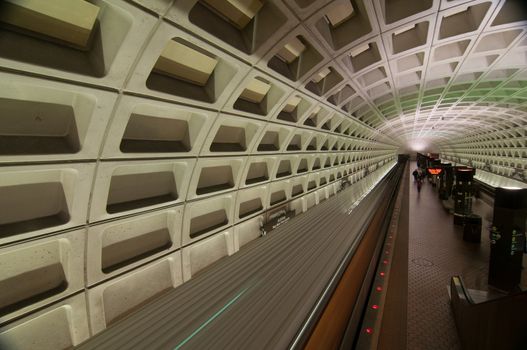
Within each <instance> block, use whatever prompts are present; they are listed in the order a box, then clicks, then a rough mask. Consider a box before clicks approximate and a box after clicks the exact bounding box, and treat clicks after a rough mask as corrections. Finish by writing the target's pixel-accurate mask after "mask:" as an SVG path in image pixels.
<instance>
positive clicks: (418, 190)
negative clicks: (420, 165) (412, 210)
mask: <svg viewBox="0 0 527 350" xmlns="http://www.w3.org/2000/svg"><path fill="white" fill-rule="evenodd" d="M421 186H423V180H421V178H418V179H417V193H421Z"/></svg>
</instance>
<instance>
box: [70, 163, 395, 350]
mask: <svg viewBox="0 0 527 350" xmlns="http://www.w3.org/2000/svg"><path fill="white" fill-rule="evenodd" d="M401 167H404V166H396V167H394V168H393V169H392V170H391V171H390V172H389V173H388V174H387V175H386V176H385V177H384V179H383V180H381V181H380V182H379V184H378V185H377V186H376V187H375V188H374V189H373V190H372V191H371V192H370V193H369V194H368V195H367V196H366V197H365V198H363V199H362V200H361V201H360V203H359V204H358V205H356V207H354V208H353V210H351V209H352V207H351V206H352V203H353V200H354V199H355V198H354V197H355V196H354V193H353V189H354V187H350V188H347V189H345V190H343V191H341V192H340V193H338V194H337V195H335V196H333V197H331V198H329V199H327V200H326V201H324V202H322V203H320V204H319V205H317V206H315V207H314V208H312V209H310V210H309V211H308V212H307V213H305V214H303V215H300V216H298V217H295V218H293V219H292V220H290V221H289V222H288V223H286V224H284V225H281V226H279V227H278V228H277V229H275V230H273V231H272V232H271V233H270V234H268V235H267V236H265V237H262V238H260V239H258V240H255V241H253V242H252V243H250V244H248V245H247V246H244V248H243V249H242V250H240V252H238V253H236V254H235V255H233V256H231V257H227V258H225V259H223V260H220V261H219V262H218V263H216V264H214V265H213V266H211V268H209V269H206V270H205V271H204V272H203V273H201V274H199V275H197V276H196V277H195V278H194V277H193V279H192V280H190V281H189V282H187V283H185V284H184V285H182V286H180V287H178V288H177V289H174V290H172V291H169V292H167V293H165V294H163V295H162V296H160V297H159V298H157V299H156V300H154V301H152V302H151V303H149V304H147V305H145V306H143V307H142V308H140V309H139V310H137V311H136V312H134V313H133V314H130V315H128V316H127V317H126V318H124V319H122V320H121V321H119V322H117V323H115V324H114V325H112V326H111V327H109V328H108V329H106V330H105V331H103V332H101V333H99V334H97V335H95V336H94V337H92V338H90V339H89V340H88V341H86V342H85V343H83V344H81V345H79V347H78V349H83V350H85V349H97V350H101V349H111V350H113V349H121V350H123V349H213V348H214V349H251V350H253V349H254V350H257V349H286V348H291V347H295V348H299V347H302V346H303V345H304V343H305V341H306V339H307V338H306V336H308V335H309V334H307V333H306V332H309V331H310V330H311V329H312V328H313V322H315V323H316V322H317V321H318V320H317V319H316V317H313V315H316V314H317V313H316V312H314V310H315V307H318V308H320V307H321V306H324V305H322V304H323V303H321V301H323V298H324V295H325V293H326V294H327V293H328V291H330V289H328V285H330V284H331V282H332V281H334V280H335V277H336V273H338V271H339V266H340V267H341V266H342V262H343V259H345V258H346V257H347V256H353V255H355V254H356V253H357V248H358V247H359V246H360V245H361V244H360V243H361V241H362V238H363V236H364V234H365V232H366V231H367V229H368V227H369V226H370V224H371V221H372V218H373V217H374V215H375V213H376V212H377V211H376V209H377V208H378V207H384V206H381V204H382V203H383V202H384V201H385V199H386V198H385V197H386V196H387V195H388V194H391V193H392V192H393V190H394V188H395V187H396V184H397V182H398V178H399V177H400V176H401V169H400V168H401ZM377 217H379V215H377ZM376 220H379V218H377V219H376ZM359 255H360V254H359ZM363 259H370V260H371V255H370V256H369V257H368V256H367V255H364V257H363ZM368 261H369V260H368ZM342 272H343V271H342ZM330 292H331V291H330ZM315 311H316V310H315Z"/></svg>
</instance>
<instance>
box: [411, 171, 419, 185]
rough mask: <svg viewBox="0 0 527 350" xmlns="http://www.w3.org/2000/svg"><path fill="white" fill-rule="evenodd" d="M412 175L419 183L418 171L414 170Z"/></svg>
mask: <svg viewBox="0 0 527 350" xmlns="http://www.w3.org/2000/svg"><path fill="white" fill-rule="evenodd" d="M412 175H413V176H414V182H417V177H418V176H419V172H418V171H417V169H415V170H414V172H413V173H412Z"/></svg>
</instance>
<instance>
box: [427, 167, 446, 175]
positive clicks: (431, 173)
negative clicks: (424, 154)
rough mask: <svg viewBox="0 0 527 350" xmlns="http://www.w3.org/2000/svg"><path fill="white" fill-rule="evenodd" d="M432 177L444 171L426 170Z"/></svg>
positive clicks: (438, 169) (440, 169)
mask: <svg viewBox="0 0 527 350" xmlns="http://www.w3.org/2000/svg"><path fill="white" fill-rule="evenodd" d="M426 170H427V171H428V173H429V174H430V175H439V174H441V172H442V171H443V169H442V168H428V169H426Z"/></svg>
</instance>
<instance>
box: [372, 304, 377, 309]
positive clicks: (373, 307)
mask: <svg viewBox="0 0 527 350" xmlns="http://www.w3.org/2000/svg"><path fill="white" fill-rule="evenodd" d="M371 308H372V309H373V310H377V309H378V308H379V305H377V304H374V305H372V306H371Z"/></svg>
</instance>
